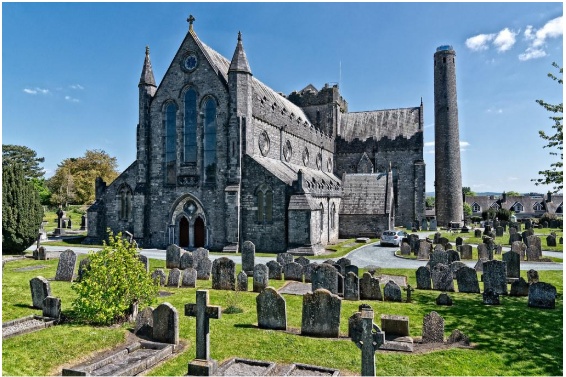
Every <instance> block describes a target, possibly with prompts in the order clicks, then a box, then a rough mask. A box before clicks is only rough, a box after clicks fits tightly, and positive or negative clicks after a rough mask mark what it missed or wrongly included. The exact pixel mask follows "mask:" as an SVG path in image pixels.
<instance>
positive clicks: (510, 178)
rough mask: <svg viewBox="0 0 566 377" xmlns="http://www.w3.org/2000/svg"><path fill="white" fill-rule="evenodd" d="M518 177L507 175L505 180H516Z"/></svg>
mask: <svg viewBox="0 0 566 377" xmlns="http://www.w3.org/2000/svg"><path fill="white" fill-rule="evenodd" d="M518 179H519V178H517V177H507V180H508V181H516V180H518Z"/></svg>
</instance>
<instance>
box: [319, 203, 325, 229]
mask: <svg viewBox="0 0 566 377" xmlns="http://www.w3.org/2000/svg"><path fill="white" fill-rule="evenodd" d="M323 233H324V205H323V204H322V203H320V235H321V236H322V234H323Z"/></svg>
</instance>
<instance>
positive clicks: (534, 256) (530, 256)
mask: <svg viewBox="0 0 566 377" xmlns="http://www.w3.org/2000/svg"><path fill="white" fill-rule="evenodd" d="M526 254H527V260H528V261H529V262H533V261H535V262H536V261H538V260H539V259H540V258H539V257H540V254H541V252H540V251H539V250H538V249H537V247H536V246H535V245H529V246H527V253H526Z"/></svg>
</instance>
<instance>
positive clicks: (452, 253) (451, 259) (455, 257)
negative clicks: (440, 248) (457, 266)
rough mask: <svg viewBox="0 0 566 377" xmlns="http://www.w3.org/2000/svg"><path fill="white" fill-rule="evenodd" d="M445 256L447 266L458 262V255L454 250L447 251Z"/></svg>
mask: <svg viewBox="0 0 566 377" xmlns="http://www.w3.org/2000/svg"><path fill="white" fill-rule="evenodd" d="M446 256H447V257H448V264H450V263H453V262H458V261H459V260H460V254H458V252H457V251H455V250H447V251H446Z"/></svg>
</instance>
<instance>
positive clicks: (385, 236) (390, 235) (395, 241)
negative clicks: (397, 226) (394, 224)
mask: <svg viewBox="0 0 566 377" xmlns="http://www.w3.org/2000/svg"><path fill="white" fill-rule="evenodd" d="M405 237H407V232H405V231H402V230H386V231H385V232H383V233H382V234H381V240H380V241H379V244H380V245H382V246H383V245H393V246H399V245H401V241H403V238H405Z"/></svg>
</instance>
